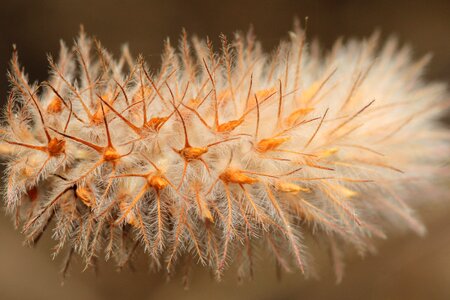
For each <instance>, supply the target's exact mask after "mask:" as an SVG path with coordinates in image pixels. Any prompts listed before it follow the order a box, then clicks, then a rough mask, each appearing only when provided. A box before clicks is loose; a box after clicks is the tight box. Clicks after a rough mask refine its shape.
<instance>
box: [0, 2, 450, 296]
mask: <svg viewBox="0 0 450 300" xmlns="http://www.w3.org/2000/svg"><path fill="white" fill-rule="evenodd" d="M294 16H297V17H299V18H300V19H304V18H305V17H306V16H308V17H309V21H308V36H309V39H310V40H312V39H315V38H317V39H318V40H319V41H320V43H321V45H322V46H323V47H324V48H325V49H327V48H329V47H330V46H331V45H332V43H333V41H334V40H335V39H337V38H338V37H340V36H344V37H350V36H352V37H364V36H368V35H370V34H371V33H373V32H374V31H375V30H376V29H380V30H381V32H382V33H383V38H384V39H385V38H386V37H388V36H389V35H391V34H394V35H396V36H397V37H398V38H399V39H400V41H401V42H402V43H408V44H410V45H411V46H412V47H413V49H414V53H415V56H416V57H417V58H418V57H420V56H422V55H424V54H426V53H429V52H431V53H433V54H434V58H433V60H432V62H431V64H430V65H429V67H428V69H427V74H426V76H427V78H428V79H429V80H438V81H443V82H446V83H447V84H448V83H450V1H448V0H427V1H420V0H409V1H406V0H397V1H392V0H391V1H389V0H383V1H358V0H341V1H338V0H330V1H324V0H315V1H314V0H304V1H303V0H301V1H293V0H292V1H287V0H280V1H275V0H259V1H253V0H252V1H244V0H241V1H225V0H222V1H212V0H211V1H206V0H201V1H200V0H197V1H189V0H184V1H182V0H180V1H173V0H168V1H137V0H127V1H124V0H122V1H120V0H73V1H72V0H54V1H51V0H41V1H32V0H30V1H25V0H0V99H1V103H2V104H3V103H4V102H5V99H6V96H7V89H8V82H7V80H6V70H7V67H8V60H9V58H10V54H11V49H12V48H11V45H12V44H13V43H15V44H17V47H18V49H19V54H20V60H21V62H22V63H23V64H24V65H25V66H26V70H27V72H28V73H29V76H30V78H31V79H33V80H44V79H46V76H47V71H48V68H47V62H46V54H47V53H52V54H54V55H56V54H57V53H58V47H59V40H60V39H63V40H65V41H67V42H68V43H70V42H71V41H72V40H73V38H74V36H75V35H76V34H77V33H78V30H79V26H80V24H84V26H85V28H86V30H87V32H88V33H89V34H92V35H94V36H96V37H97V38H99V39H100V40H101V41H102V43H103V44H104V45H105V46H106V47H107V48H109V49H110V50H111V51H112V52H114V53H118V51H119V49H120V45H121V44H122V43H124V42H127V43H129V45H130V47H131V49H132V52H133V54H134V55H136V54H139V53H142V54H144V57H145V58H146V60H147V61H148V62H149V63H150V64H152V65H153V66H154V67H155V68H156V67H157V66H158V63H159V61H160V51H161V48H162V42H163V40H164V38H166V37H170V38H171V40H172V41H176V40H177V39H178V37H179V34H180V32H181V29H182V28H183V27H184V28H186V30H187V31H188V32H189V33H192V34H197V35H199V36H202V37H204V36H206V35H208V36H210V37H211V38H213V40H214V39H215V40H216V41H217V36H218V35H219V34H220V33H225V34H227V35H228V36H232V34H233V32H235V31H236V30H246V29H248V28H249V26H250V24H252V25H253V26H254V28H255V32H256V34H257V36H258V37H259V39H260V40H261V41H262V43H263V46H264V48H265V49H266V50H267V51H270V50H272V48H273V47H274V46H275V45H276V44H277V43H278V41H279V40H280V38H286V37H287V31H288V30H289V29H290V28H291V25H292V20H293V18H294ZM418 196H419V197H427V195H418ZM442 197H445V198H447V199H450V196H449V195H443V196H442ZM432 200H433V199H430V205H429V206H428V207H425V208H424V209H423V210H421V211H420V215H421V216H422V218H423V219H424V221H425V223H426V224H427V227H428V230H429V233H428V235H426V236H425V237H423V238H420V237H417V236H415V235H413V234H408V233H405V234H402V235H398V236H394V237H392V238H390V239H389V240H387V241H383V242H381V243H379V247H378V248H379V252H378V254H377V255H374V256H372V255H370V256H367V257H365V258H360V257H349V258H348V259H347V266H346V275H345V277H344V280H343V282H342V283H341V284H340V285H336V284H335V279H334V277H333V275H332V274H331V268H327V266H325V267H321V268H320V272H319V274H320V279H307V280H306V279H304V278H303V276H302V275H301V274H299V273H295V274H284V275H283V277H282V278H281V280H278V279H277V277H276V275H275V269H274V267H273V266H271V265H268V264H267V265H266V264H265V263H261V264H260V266H259V267H258V268H257V269H256V276H255V279H254V280H253V281H252V282H247V283H245V284H244V285H242V286H238V285H237V280H236V277H235V276H234V275H233V274H229V276H227V277H226V278H225V280H224V281H223V282H221V283H216V282H214V280H212V279H211V277H210V276H209V274H208V273H207V272H205V271H204V270H201V269H198V270H194V274H193V277H192V282H191V285H190V289H189V291H184V290H183V285H182V284H181V279H180V278H179V277H175V278H174V279H173V280H172V281H171V282H166V280H165V279H164V278H162V277H161V276H158V275H157V274H156V275H155V274H149V273H148V272H147V271H146V268H145V267H142V268H138V270H137V271H136V272H135V273H132V272H130V271H128V270H125V271H124V272H122V273H117V272H116V271H115V269H114V267H113V266H111V265H108V264H104V263H102V264H101V265H100V270H99V273H98V274H97V275H95V274H94V273H93V272H92V271H86V272H82V266H81V264H80V262H79V261H75V264H74V265H73V268H72V270H71V275H70V277H69V278H68V279H67V280H66V281H65V284H64V285H61V278H60V276H59V270H60V263H61V258H57V259H56V260H54V261H53V260H52V258H51V256H50V250H51V247H52V241H51V238H50V236H49V235H50V234H49V232H47V233H46V234H45V236H44V238H43V240H42V241H41V242H40V244H39V245H38V246H37V247H36V248H34V249H30V248H26V247H23V246H22V236H21V235H20V233H19V232H18V231H15V230H14V228H13V225H12V223H11V222H10V220H9V218H8V217H5V216H4V214H3V213H2V214H0V299H108V300H111V299H177V298H183V299H196V300H202V299H240V298H242V299H267V300H269V299H450V233H449V232H450V221H449V216H450V205H449V204H445V201H443V203H444V204H437V203H436V202H433V201H432Z"/></svg>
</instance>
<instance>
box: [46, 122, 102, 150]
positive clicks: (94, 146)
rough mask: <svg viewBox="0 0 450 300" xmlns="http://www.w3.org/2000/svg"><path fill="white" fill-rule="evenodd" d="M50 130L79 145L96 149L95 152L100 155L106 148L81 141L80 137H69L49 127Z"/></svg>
mask: <svg viewBox="0 0 450 300" xmlns="http://www.w3.org/2000/svg"><path fill="white" fill-rule="evenodd" d="M49 128H50V130H52V131H54V132H56V133H57V134H59V135H62V136H63V137H66V138H68V139H71V140H73V141H75V142H78V143H80V144H83V145H85V146H88V147H89V148H92V149H94V150H95V151H97V152H99V153H102V152H103V150H104V147H101V146H98V145H95V144H93V143H91V142H88V141H85V140H83V139H80V138H78V137H75V136H71V135H68V134H66V133H62V132H59V131H58V130H56V129H54V128H52V127H49Z"/></svg>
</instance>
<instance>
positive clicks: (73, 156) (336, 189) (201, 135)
mask: <svg viewBox="0 0 450 300" xmlns="http://www.w3.org/2000/svg"><path fill="white" fill-rule="evenodd" d="M377 40H378V36H377V35H374V36H372V37H371V38H369V39H367V40H363V41H357V40H350V41H348V42H347V43H337V44H336V45H335V46H334V47H333V48H332V50H331V51H330V52H329V53H327V54H322V52H321V51H319V50H318V48H317V47H316V46H315V45H310V44H309V43H307V41H306V39H305V32H304V31H303V30H302V29H301V28H300V27H295V29H294V31H293V32H292V33H291V35H290V39H289V40H287V41H283V42H281V43H280V45H279V47H278V48H277V50H276V51H275V52H274V53H273V54H272V55H269V54H266V53H264V52H263V51H262V49H261V45H260V44H259V43H258V42H257V41H256V39H255V37H254V36H253V35H252V34H251V33H249V34H247V35H244V34H241V33H237V34H236V37H235V39H234V40H233V41H232V42H231V43H230V42H228V40H227V39H226V37H224V36H222V37H221V41H222V43H221V48H220V49H219V50H218V51H216V50H215V49H213V45H212V43H211V41H209V40H207V41H202V40H199V39H193V40H192V42H191V41H190V40H189V39H188V36H187V34H186V33H185V32H183V34H182V36H181V39H180V45H179V46H178V50H177V49H176V48H174V47H173V46H172V45H171V44H170V42H169V41H167V42H166V43H165V47H164V52H163V55H162V65H161V67H160V68H159V69H158V70H153V69H150V68H149V67H148V66H147V65H146V64H145V62H144V61H143V59H142V58H141V57H138V58H137V59H134V58H133V57H132V56H131V54H130V52H129V51H128V49H127V48H124V50H123V52H122V55H121V56H120V57H119V58H118V59H115V58H113V56H112V55H111V54H110V53H108V52H107V51H106V50H105V49H104V48H103V47H102V46H101V44H100V43H99V42H98V41H93V40H92V39H90V38H88V37H87V36H86V35H85V33H84V32H83V31H82V32H81V33H80V36H79V37H78V39H77V40H76V42H75V45H74V46H73V48H72V49H68V48H67V47H66V46H65V45H64V44H63V43H62V44H61V52H60V55H59V59H58V61H54V60H53V59H52V58H49V64H50V70H51V71H50V76H49V79H48V80H47V81H46V82H44V83H40V84H36V83H30V82H29V81H28V79H27V76H26V74H25V73H24V71H23V69H22V67H21V66H20V65H19V61H18V55H17V51H16V50H15V49H14V53H13V58H12V60H11V70H10V72H9V79H10V82H11V91H10V93H9V98H8V103H7V105H6V108H5V110H4V119H5V122H4V124H3V125H2V128H1V131H0V134H1V138H2V142H1V143H0V152H1V155H2V157H3V158H4V159H5V161H6V173H5V175H6V176H5V180H4V184H5V194H4V197H5V204H6V208H7V210H8V212H9V213H10V214H11V215H13V216H14V218H15V223H16V225H17V226H19V225H20V224H23V232H24V234H25V235H26V239H27V241H29V242H30V243H32V244H33V243H36V242H37V241H38V240H39V238H40V237H41V235H42V233H43V231H44V230H45V229H46V228H49V227H51V226H49V224H51V225H52V226H54V229H53V230H54V235H53V237H54V239H55V240H56V242H57V245H56V247H55V252H56V253H59V252H60V251H63V250H65V251H68V253H69V254H70V255H72V254H76V255H80V256H81V257H82V258H83V259H84V260H85V263H86V265H87V266H89V265H92V264H94V263H95V262H96V261H97V260H96V259H95V258H96V257H98V256H103V255H105V257H106V258H107V259H108V258H110V257H111V258H114V259H115V260H116V261H117V263H118V265H119V266H120V267H123V266H125V265H126V264H127V263H128V261H129V260H130V259H132V258H133V257H134V256H135V252H136V251H137V250H136V249H141V248H142V249H143V251H144V252H146V253H147V254H148V255H147V256H148V259H149V260H150V261H151V263H150V264H151V265H153V266H156V268H157V269H158V270H160V271H166V272H167V273H169V274H170V273H172V272H173V271H174V270H175V269H176V268H177V266H178V265H180V264H190V263H194V262H197V263H199V264H201V265H203V266H206V267H208V268H210V269H212V270H213V271H214V272H215V274H216V275H217V277H218V278H220V277H221V275H222V273H223V271H224V270H225V268H226V267H227V266H228V265H229V264H231V263H235V265H236V268H237V269H238V274H239V276H240V278H241V277H244V276H249V277H250V276H251V274H253V271H252V266H253V260H254V256H257V255H255V254H253V253H254V252H255V251H256V252H258V251H262V252H264V253H266V252H267V253H270V254H271V257H273V258H274V260H275V261H276V263H277V265H278V266H281V267H282V268H283V269H285V270H287V271H289V270H291V268H292V266H296V267H297V268H298V269H299V270H301V271H302V272H304V273H306V274H307V273H309V272H311V269H312V268H311V260H310V259H309V255H311V254H313V253H309V255H308V245H309V243H310V242H311V239H314V240H315V241H316V242H319V243H320V244H321V245H325V248H328V249H329V250H330V252H331V253H332V255H331V257H333V258H334V259H339V258H340V257H341V255H337V254H336V253H334V254H333V251H339V250H337V249H339V248H342V247H346V248H349V245H351V246H353V247H354V248H356V250H357V251H358V252H360V253H363V252H365V251H367V250H370V249H372V241H373V240H374V239H376V238H384V237H385V235H386V233H387V232H390V231H391V230H395V229H401V228H410V229H412V230H414V231H416V232H417V233H419V234H421V233H423V232H424V227H423V225H422V224H421V223H420V222H419V221H418V219H417V217H416V215H415V213H414V211H413V210H412V209H411V208H410V206H412V205H413V204H414V205H415V204H417V205H419V206H420V204H423V205H427V203H428V202H427V201H428V200H427V201H420V199H419V200H418V201H416V202H414V201H412V200H411V197H410V196H411V195H412V194H413V192H415V191H421V192H422V193H427V194H428V195H430V197H431V196H432V195H433V194H434V192H435V191H437V190H438V185H437V183H436V179H439V178H442V177H446V176H448V168H447V169H446V168H445V167H442V166H445V164H446V160H448V153H449V152H448V151H449V143H448V141H449V131H448V129H446V128H444V127H443V126H442V125H441V124H440V123H438V122H437V119H438V118H439V116H440V115H442V113H443V111H444V110H445V109H446V108H447V106H448V104H449V103H448V100H446V99H448V96H447V93H446V89H445V87H444V86H442V85H440V84H434V83H425V82H424V80H423V79H422V73H423V69H424V66H425V65H426V62H427V58H424V59H422V60H419V61H413V60H412V59H411V55H410V53H409V49H408V48H399V47H398V45H397V43H396V41H395V40H389V41H388V42H387V43H386V45H385V46H383V47H379V46H378V43H377ZM447 166H448V162H447ZM421 202H423V203H421ZM53 221H54V222H53ZM253 250H255V251H253ZM136 253H137V252H136ZM70 255H69V259H68V260H67V265H68V263H69V262H70V257H71V256H70ZM334 263H335V266H336V273H337V274H341V270H340V269H339V266H342V263H341V262H339V261H334ZM67 265H66V266H65V268H64V270H67ZM183 269H186V268H183Z"/></svg>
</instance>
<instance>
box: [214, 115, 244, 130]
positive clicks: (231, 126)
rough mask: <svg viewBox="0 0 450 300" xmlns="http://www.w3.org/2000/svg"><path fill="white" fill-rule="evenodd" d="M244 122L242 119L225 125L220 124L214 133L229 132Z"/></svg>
mask: <svg viewBox="0 0 450 300" xmlns="http://www.w3.org/2000/svg"><path fill="white" fill-rule="evenodd" d="M243 122H244V119H243V118H241V119H238V120H231V121H228V122H226V123H223V124H220V125H219V126H217V129H216V131H217V132H230V131H233V130H234V129H235V128H236V127H238V126H239V125H241V124H242V123H243Z"/></svg>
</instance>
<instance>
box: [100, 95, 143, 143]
mask: <svg viewBox="0 0 450 300" xmlns="http://www.w3.org/2000/svg"><path fill="white" fill-rule="evenodd" d="M97 97H98V98H99V99H100V100H101V101H102V102H103V103H104V104H105V105H106V106H107V107H108V108H109V109H110V110H111V111H112V112H113V113H115V114H116V116H118V117H119V118H120V119H121V120H122V121H124V122H125V124H127V125H128V127H130V129H131V130H133V131H134V132H135V133H136V134H138V135H140V134H141V132H142V130H141V128H139V127H137V126H136V125H134V124H133V123H131V121H130V120H128V119H127V118H125V117H124V116H123V115H122V114H121V113H120V112H118V111H117V110H116V109H115V108H114V107H113V106H112V105H111V104H109V103H108V102H107V101H105V100H103V98H102V97H100V95H97Z"/></svg>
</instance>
